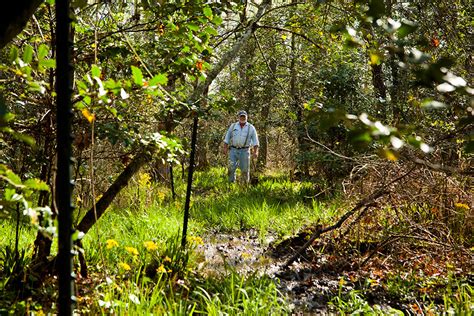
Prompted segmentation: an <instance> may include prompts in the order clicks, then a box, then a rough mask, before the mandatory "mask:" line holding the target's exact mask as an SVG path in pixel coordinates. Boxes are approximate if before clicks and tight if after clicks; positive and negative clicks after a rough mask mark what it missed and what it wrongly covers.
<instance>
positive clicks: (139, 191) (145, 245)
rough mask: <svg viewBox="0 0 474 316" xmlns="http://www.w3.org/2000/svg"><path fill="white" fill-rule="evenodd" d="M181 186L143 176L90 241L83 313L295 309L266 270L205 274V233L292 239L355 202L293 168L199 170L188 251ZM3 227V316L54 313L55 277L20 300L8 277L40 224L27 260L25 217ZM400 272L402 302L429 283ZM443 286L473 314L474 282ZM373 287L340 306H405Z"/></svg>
mask: <svg viewBox="0 0 474 316" xmlns="http://www.w3.org/2000/svg"><path fill="white" fill-rule="evenodd" d="M175 185H176V193H177V199H176V200H175V201H173V200H172V197H171V192H170V190H169V188H167V187H166V186H164V185H163V184H161V183H153V182H151V181H150V177H149V176H148V175H147V174H146V173H144V172H142V173H139V174H138V175H136V177H134V179H133V180H132V181H131V183H130V185H129V186H128V187H127V188H125V189H124V190H123V191H122V192H121V193H120V195H119V196H118V197H117V199H116V200H115V201H114V203H113V205H111V206H110V208H109V209H108V210H107V212H106V213H105V214H104V215H103V216H102V218H100V220H99V221H98V222H97V223H96V225H94V227H92V229H91V230H90V231H89V233H88V234H87V235H86V236H85V237H84V238H83V246H84V254H85V258H86V260H87V265H88V267H89V272H90V278H89V280H88V282H90V283H87V282H86V283H84V281H81V280H79V281H78V289H79V292H78V297H79V300H78V304H77V308H78V312H80V313H84V314H109V313H112V314H117V315H135V314H136V315H142V314H143V315H146V314H159V315H161V314H163V315H186V314H192V313H200V314H209V315H222V314H227V315H257V314H258V315H270V314H271V315H280V314H281V315H286V314H288V313H290V312H291V311H290V308H289V303H288V302H287V300H286V298H285V297H284V295H282V293H280V292H279V290H278V287H277V281H276V280H274V279H271V278H269V277H266V276H259V275H256V274H251V275H239V273H238V272H237V271H235V270H232V269H231V268H230V267H225V268H226V269H227V270H226V272H225V273H224V274H223V275H220V274H219V273H216V274H212V276H203V275H199V272H198V271H199V270H198V264H199V263H200V262H202V260H203V258H202V255H200V254H199V253H197V252H196V251H195V247H196V246H197V245H199V244H201V243H202V242H203V240H204V241H206V240H214V239H215V238H214V237H215V236H218V235H219V234H220V233H230V234H233V233H235V234H241V232H242V231H246V230H250V229H252V230H255V231H257V232H258V235H259V237H260V241H261V242H262V243H265V242H266V240H268V239H267V238H266V237H268V236H272V237H273V236H274V237H277V238H279V239H283V238H284V237H286V236H288V235H293V234H296V233H297V232H298V231H300V229H301V228H302V227H304V226H307V225H310V224H314V223H316V222H319V223H321V224H332V223H333V222H334V220H335V218H336V217H337V216H338V215H340V211H342V210H344V209H345V208H344V207H342V206H343V204H342V203H341V200H340V199H338V198H333V199H332V200H330V201H324V200H317V199H314V198H312V197H314V196H315V195H316V194H317V193H318V192H317V191H315V188H314V185H313V184H312V183H309V182H290V181H289V179H288V177H287V176H286V175H284V174H271V175H264V176H261V177H260V181H259V183H258V185H253V186H245V187H241V186H238V185H229V184H228V183H227V180H226V171H225V169H223V168H214V169H211V170H210V171H207V172H197V173H196V175H195V181H194V185H193V195H192V201H191V209H190V221H189V226H188V228H189V231H188V247H187V250H186V251H183V250H182V249H181V247H180V243H181V236H180V233H181V229H182V224H183V206H184V196H185V190H186V183H185V181H183V179H179V178H177V179H176V181H175ZM382 224H383V225H385V226H390V225H391V223H389V222H387V223H382ZM0 228H1V232H0V249H4V250H5V251H3V252H2V255H1V256H0V265H1V267H2V269H1V275H0V279H1V280H7V281H5V282H0V294H2V295H0V296H1V297H2V299H0V313H2V312H8V311H11V312H16V313H21V314H24V313H26V312H27V311H34V310H36V311H39V310H43V311H45V312H54V311H55V307H54V306H53V304H55V302H54V300H55V298H54V297H55V295H56V294H55V293H56V289H55V281H54V280H52V279H51V280H49V281H48V283H47V284H45V285H44V286H43V287H41V288H40V289H39V290H33V291H32V292H31V293H30V297H32V298H30V299H29V298H28V297H25V298H19V297H18V296H17V294H16V293H15V292H14V290H13V289H12V288H11V286H10V287H8V284H7V283H8V280H10V279H11V280H13V279H15V278H16V279H18V277H19V276H22V274H20V273H19V272H18V269H19V267H20V266H21V267H20V268H21V269H23V270H24V269H26V268H27V265H28V264H29V261H30V258H31V255H32V250H33V242H34V239H35V236H36V231H35V229H33V228H31V227H30V226H28V225H25V224H23V225H22V228H21V232H20V239H19V248H20V249H21V250H22V253H23V254H24V256H23V257H22V258H21V259H22V260H21V262H20V263H18V264H17V263H15V262H14V261H15V260H12V249H13V248H12V247H13V246H14V244H15V240H14V238H15V221H14V220H11V219H9V220H8V219H2V220H1V222H0ZM55 245H56V243H54V244H53V251H52V253H53V254H54V253H55V252H56V249H55V248H56V246H55ZM7 246H8V247H7ZM76 265H77V263H76ZM21 269H20V270H21ZM15 271H16V272H15ZM15 273H16V275H15ZM397 276H398V274H396V273H395V274H394V275H393V277H391V278H389V279H387V280H386V283H385V285H384V286H385V287H386V289H387V292H388V293H397V297H400V299H402V298H403V297H402V296H403V295H405V294H406V295H412V293H414V292H416V291H417V289H418V287H419V286H418V283H419V280H415V279H407V278H405V277H404V278H401V277H397ZM438 283H439V282H438ZM443 291H444V292H441V293H440V295H438V297H442V298H443V310H444V311H452V312H454V313H461V314H463V313H465V314H469V313H471V312H472V310H473V304H472V296H473V288H472V286H471V285H469V283H468V282H465V281H460V280H459V279H455V278H454V277H452V279H449V280H446V283H445V284H444V290H443ZM3 294H5V295H3ZM7 294H8V295H7ZM364 294H365V292H364V291H363V290H362V291H359V290H357V291H352V292H349V293H342V292H341V291H340V292H339V294H338V295H335V297H333V299H332V300H331V306H332V307H331V308H332V310H334V311H336V312H338V313H341V314H344V313H354V312H356V313H357V312H359V313H367V314H383V313H393V314H397V313H398V311H396V310H391V311H388V310H382V309H381V308H380V306H375V305H370V304H369V303H368V302H367V301H366V300H365V298H364ZM425 299H426V300H425V301H422V303H423V304H424V306H426V307H427V308H428V309H429V308H431V307H430V306H431V305H430V304H432V302H431V298H429V297H426V298H425ZM438 306H439V303H438ZM2 308H3V309H2Z"/></svg>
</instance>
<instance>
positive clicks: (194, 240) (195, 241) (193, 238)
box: [189, 236, 204, 245]
mask: <svg viewBox="0 0 474 316" xmlns="http://www.w3.org/2000/svg"><path fill="white" fill-rule="evenodd" d="M189 240H190V241H191V242H192V243H193V244H196V245H204V241H203V240H202V238H201V237H199V236H190V237H189Z"/></svg>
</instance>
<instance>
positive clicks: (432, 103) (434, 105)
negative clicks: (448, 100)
mask: <svg viewBox="0 0 474 316" xmlns="http://www.w3.org/2000/svg"><path fill="white" fill-rule="evenodd" d="M421 106H422V107H423V108H425V109H444V108H445V107H446V104H445V103H443V102H439V101H436V100H429V99H428V100H425V101H423V103H421Z"/></svg>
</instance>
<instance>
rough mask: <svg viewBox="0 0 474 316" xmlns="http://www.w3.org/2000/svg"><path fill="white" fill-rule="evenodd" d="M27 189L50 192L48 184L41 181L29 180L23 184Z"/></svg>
mask: <svg viewBox="0 0 474 316" xmlns="http://www.w3.org/2000/svg"><path fill="white" fill-rule="evenodd" d="M23 184H24V185H25V186H26V187H27V188H29V189H32V190H36V191H49V187H48V185H47V184H46V182H43V181H41V180H39V179H28V180H26V181H25V182H24V183H23Z"/></svg>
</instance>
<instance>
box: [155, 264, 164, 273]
mask: <svg viewBox="0 0 474 316" xmlns="http://www.w3.org/2000/svg"><path fill="white" fill-rule="evenodd" d="M156 272H158V273H166V269H165V267H164V266H163V265H161V266H159V267H158V269H156Z"/></svg>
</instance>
